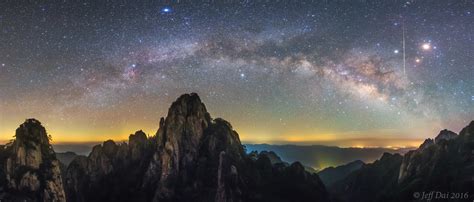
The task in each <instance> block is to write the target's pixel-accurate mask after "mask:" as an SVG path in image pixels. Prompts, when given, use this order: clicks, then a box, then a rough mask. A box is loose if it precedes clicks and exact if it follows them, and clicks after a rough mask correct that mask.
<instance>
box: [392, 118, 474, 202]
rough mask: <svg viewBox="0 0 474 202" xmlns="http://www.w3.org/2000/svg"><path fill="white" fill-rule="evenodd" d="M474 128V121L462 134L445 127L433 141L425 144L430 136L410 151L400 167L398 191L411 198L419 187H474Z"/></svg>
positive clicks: (438, 189) (460, 190)
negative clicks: (418, 146)
mask: <svg viewBox="0 0 474 202" xmlns="http://www.w3.org/2000/svg"><path fill="white" fill-rule="evenodd" d="M473 131H474V121H473V122H471V123H470V124H469V125H468V126H467V127H465V128H464V129H463V130H462V131H461V132H460V133H459V135H457V134H456V133H454V132H451V131H448V130H442V131H441V132H440V133H439V134H438V136H437V137H436V139H435V141H434V143H432V141H430V143H429V144H425V143H426V142H427V141H429V140H427V141H425V143H424V144H422V145H421V146H420V148H418V149H417V150H414V151H410V152H409V153H407V154H406V155H405V156H404V158H403V163H402V165H401V167H400V174H399V178H398V184H399V187H400V191H399V192H400V193H399V195H400V196H402V197H403V198H405V199H406V198H411V195H412V194H413V192H415V191H419V189H420V188H423V189H426V190H437V191H456V192H462V191H469V190H474V169H473V168H474V161H473V160H474V134H473ZM401 188H403V189H401ZM471 194H472V193H471ZM471 197H472V196H471Z"/></svg>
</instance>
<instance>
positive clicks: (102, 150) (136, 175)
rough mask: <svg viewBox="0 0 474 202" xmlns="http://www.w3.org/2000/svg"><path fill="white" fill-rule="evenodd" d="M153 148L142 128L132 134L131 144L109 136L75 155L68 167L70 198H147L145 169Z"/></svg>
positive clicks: (78, 199)
mask: <svg viewBox="0 0 474 202" xmlns="http://www.w3.org/2000/svg"><path fill="white" fill-rule="evenodd" d="M153 151H154V149H153V145H152V141H149V140H148V138H147V136H146V134H145V133H144V132H143V131H137V132H136V133H135V134H132V135H130V136H129V143H128V144H126V143H121V144H118V145H117V144H116V143H115V142H114V141H112V140H107V141H105V142H104V143H103V144H101V145H96V146H94V147H93V149H92V152H91V153H90V154H89V156H88V157H84V156H78V157H76V158H75V159H74V160H73V161H72V162H71V163H70V164H69V166H68V168H67V171H66V173H65V176H66V180H65V181H66V191H67V193H68V195H67V196H68V201H102V200H105V199H108V200H112V201H130V200H132V199H136V201H140V200H146V193H145V191H147V190H144V189H142V186H141V183H142V179H143V174H142V173H144V172H145V170H146V168H147V166H148V163H149V161H150V159H151V154H152V153H153Z"/></svg>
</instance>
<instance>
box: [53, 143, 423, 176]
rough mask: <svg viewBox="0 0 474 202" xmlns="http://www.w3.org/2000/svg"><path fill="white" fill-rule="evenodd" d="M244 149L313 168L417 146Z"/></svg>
mask: <svg viewBox="0 0 474 202" xmlns="http://www.w3.org/2000/svg"><path fill="white" fill-rule="evenodd" d="M97 144H101V143H93V142H91V143H78V144H55V145H53V148H54V150H55V151H56V152H57V153H66V152H74V153H76V154H78V155H85V156H87V155H89V153H90V152H91V151H92V148H93V147H94V146H95V145H97ZM244 147H245V148H246V151H247V153H249V152H252V151H258V152H261V151H273V152H275V153H276V154H277V155H278V156H280V157H281V159H282V160H283V161H285V162H290V163H291V162H296V161H299V162H301V163H303V164H304V165H306V166H308V167H312V168H313V169H315V170H321V169H324V168H326V167H331V166H339V165H344V164H347V163H350V162H352V161H356V160H361V161H363V162H366V163H371V162H373V161H375V160H377V159H379V158H380V157H381V156H382V154H383V153H385V152H388V153H399V154H404V153H406V152H408V151H410V150H413V149H416V148H401V149H390V148H341V147H335V146H325V145H272V144H244Z"/></svg>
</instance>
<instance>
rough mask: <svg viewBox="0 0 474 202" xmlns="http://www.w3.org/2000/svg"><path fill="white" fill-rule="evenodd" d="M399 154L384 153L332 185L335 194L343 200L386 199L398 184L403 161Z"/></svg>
mask: <svg viewBox="0 0 474 202" xmlns="http://www.w3.org/2000/svg"><path fill="white" fill-rule="evenodd" d="M402 158H403V157H402V156H401V155H399V154H389V153H384V154H383V155H382V157H381V158H380V159H379V160H377V161H375V162H374V163H371V164H365V165H363V166H362V167H361V168H360V169H358V170H356V171H354V172H352V173H351V174H349V175H348V176H347V177H346V178H344V179H343V180H341V181H338V182H335V183H334V184H333V185H332V186H331V187H330V189H331V191H332V192H333V194H334V196H335V197H337V198H338V199H339V200H342V201H384V200H386V199H387V198H391V197H393V196H392V195H391V192H392V189H394V188H395V187H396V185H397V177H398V172H399V169H400V165H401V163H402Z"/></svg>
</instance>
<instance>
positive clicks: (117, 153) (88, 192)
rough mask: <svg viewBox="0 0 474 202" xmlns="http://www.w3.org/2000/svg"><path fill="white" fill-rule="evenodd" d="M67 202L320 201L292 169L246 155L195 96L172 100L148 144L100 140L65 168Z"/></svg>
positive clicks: (310, 178) (321, 194) (311, 177)
mask: <svg viewBox="0 0 474 202" xmlns="http://www.w3.org/2000/svg"><path fill="white" fill-rule="evenodd" d="M65 182H66V183H65V187H66V195H67V199H68V201H77V202H83V201H219V202H224V201H229V202H238V201H328V200H329V197H328V193H327V192H326V189H325V187H324V185H323V184H322V182H321V181H320V179H319V177H318V176H317V175H316V174H311V173H308V172H306V171H305V170H304V167H303V166H302V165H301V164H300V163H293V164H291V165H288V164H272V162H271V160H270V159H269V158H268V157H267V156H266V155H260V156H258V157H257V158H252V156H251V155H248V154H246V152H245V149H244V147H243V146H242V144H241V142H240V138H239V135H238V133H237V132H236V131H234V130H233V128H232V125H231V124H230V123H229V122H227V121H225V120H223V119H221V118H215V119H213V118H211V116H210V114H209V113H208V112H207V110H206V107H205V105H204V104H203V103H202V102H201V99H200V98H199V96H198V95H197V94H194V93H192V94H185V95H182V96H180V97H179V98H178V99H177V100H176V101H175V102H174V103H173V104H172V105H171V107H170V108H169V111H168V115H167V117H166V118H161V121H160V125H159V130H158V131H157V133H156V134H155V135H154V136H149V137H148V136H146V135H145V134H144V133H143V132H142V131H138V132H136V133H135V134H133V135H130V138H129V142H128V144H127V143H120V144H116V143H115V142H113V141H111V140H108V141H105V142H104V143H103V144H101V145H97V146H95V147H94V148H93V150H92V152H91V153H90V154H89V156H88V157H81V156H78V157H76V159H74V160H73V161H72V162H71V163H70V164H69V167H68V168H67V171H66V173H65Z"/></svg>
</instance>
